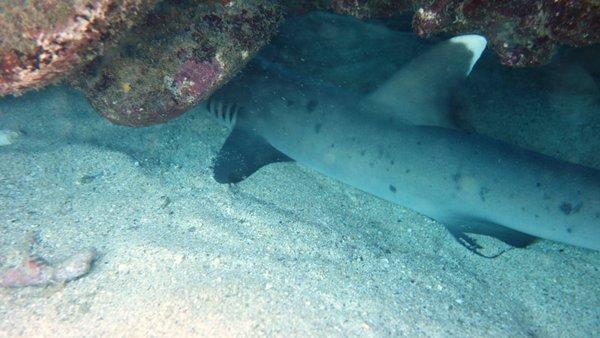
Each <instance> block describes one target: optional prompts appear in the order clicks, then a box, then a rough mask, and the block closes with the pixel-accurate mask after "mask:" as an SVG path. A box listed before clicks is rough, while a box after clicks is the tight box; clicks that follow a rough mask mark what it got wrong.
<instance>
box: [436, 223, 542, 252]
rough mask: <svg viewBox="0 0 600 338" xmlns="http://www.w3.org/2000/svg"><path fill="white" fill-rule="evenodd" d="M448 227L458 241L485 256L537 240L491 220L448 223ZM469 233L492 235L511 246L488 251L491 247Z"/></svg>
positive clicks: (521, 246)
mask: <svg viewBox="0 0 600 338" xmlns="http://www.w3.org/2000/svg"><path fill="white" fill-rule="evenodd" d="M446 229H448V231H449V232H450V234H452V236H453V237H454V238H455V239H456V241H457V242H458V243H460V244H461V245H462V246H464V247H465V248H467V249H468V250H469V251H471V252H473V253H474V254H476V255H478V256H481V257H484V258H496V257H498V256H500V255H502V254H503V253H505V252H506V251H508V250H510V249H512V248H525V247H527V246H528V245H530V244H532V243H533V242H535V241H536V240H537V237H534V236H531V235H527V234H524V233H522V232H519V231H515V230H512V229H509V228H507V227H504V226H501V225H498V224H495V223H490V222H468V223H467V224H465V225H463V224H461V223H447V224H446ZM469 234H471V235H483V236H488V237H492V238H495V239H497V240H499V241H501V242H503V243H505V244H507V245H509V247H508V248H502V249H495V250H494V251H495V252H493V253H487V251H490V250H489V248H485V247H483V246H482V245H480V244H479V243H478V241H477V239H476V238H473V236H470V235H469Z"/></svg>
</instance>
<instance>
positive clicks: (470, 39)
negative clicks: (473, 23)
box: [450, 34, 487, 76]
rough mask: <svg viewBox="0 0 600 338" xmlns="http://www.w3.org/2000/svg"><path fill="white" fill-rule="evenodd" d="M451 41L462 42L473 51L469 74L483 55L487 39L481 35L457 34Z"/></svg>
mask: <svg viewBox="0 0 600 338" xmlns="http://www.w3.org/2000/svg"><path fill="white" fill-rule="evenodd" d="M450 42H453V43H462V44H463V45H465V47H467V49H468V50H470V51H471V53H473V55H472V56H471V63H470V65H469V70H468V71H467V76H468V75H469V74H471V71H472V70H473V66H475V63H476V62H477V60H479V58H480V57H481V53H483V50H484V49H485V47H486V46H487V40H486V39H485V38H484V37H483V36H481V35H476V34H471V35H459V36H455V37H453V38H452V39H450Z"/></svg>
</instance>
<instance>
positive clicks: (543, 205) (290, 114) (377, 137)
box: [207, 36, 600, 250]
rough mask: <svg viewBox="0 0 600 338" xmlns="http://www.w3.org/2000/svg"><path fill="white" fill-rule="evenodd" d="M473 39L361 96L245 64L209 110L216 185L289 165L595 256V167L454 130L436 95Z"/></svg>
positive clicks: (447, 220)
mask: <svg viewBox="0 0 600 338" xmlns="http://www.w3.org/2000/svg"><path fill="white" fill-rule="evenodd" d="M482 40H483V38H481V37H478V36H462V37H457V38H454V39H451V40H450V41H447V42H443V43H441V44H440V45H438V46H436V47H434V48H433V49H432V50H431V51H429V52H426V53H425V54H424V55H423V56H422V57H419V58H417V59H416V60H415V61H414V62H411V63H410V64H408V65H407V66H406V67H405V69H403V70H401V71H400V72H399V73H398V74H395V75H394V76H392V77H391V79H390V80H389V81H388V82H387V83H385V84H383V85H382V86H381V87H380V88H379V89H378V90H377V91H376V92H375V93H372V94H370V95H368V96H367V97H358V96H357V95H355V94H353V93H348V92H345V91H343V90H340V89H339V88H337V87H334V86H331V85H329V84H327V83H324V82H320V81H317V80H314V79H307V78H302V77H299V76H295V75H293V74H291V73H288V72H286V71H285V70H284V69H280V68H279V67H277V65H274V64H269V63H268V62H264V61H263V62H260V61H259V62H254V63H253V65H252V66H251V67H250V69H248V70H247V71H245V72H244V74H243V75H241V76H240V77H239V78H237V79H236V80H234V81H232V82H231V84H230V85H228V86H227V87H225V88H224V89H222V90H221V91H220V92H218V93H217V94H216V95H215V96H213V98H212V99H211V100H210V102H209V103H208V107H207V108H208V110H209V111H211V112H212V113H213V114H215V115H216V116H217V117H218V118H219V119H220V120H221V121H222V122H223V123H225V124H227V125H228V126H229V127H231V129H232V133H231V135H230V136H229V138H228V139H227V141H226V142H225V144H224V146H223V148H222V149H221V151H220V153H219V155H218V156H217V157H216V160H215V164H214V177H215V179H216V180H217V181H218V182H220V183H236V182H239V181H241V180H243V179H245V178H246V177H248V176H249V175H251V174H252V173H253V172H255V171H256V170H258V169H259V168H260V167H262V166H264V165H266V164H269V163H273V162H280V161H288V160H292V159H293V160H294V161H297V162H298V163H300V164H302V165H305V166H308V167H310V168H312V169H315V170H317V171H319V172H321V173H323V174H325V175H327V176H329V177H331V178H334V179H337V180H339V181H342V182H344V183H346V184H349V185H351V186H353V187H356V188H358V189H360V190H363V191H365V192H368V193H371V194H373V195H375V196H378V197H380V198H382V199H385V200H387V201H391V202H393V203H397V204H400V205H403V206H406V207H408V208H410V209H413V210H415V211H417V212H419V213H421V214H423V215H426V216H429V217H431V218H433V219H435V220H437V221H439V222H441V223H444V224H446V225H447V226H448V227H449V229H451V230H452V229H457V228H460V227H463V228H465V229H471V228H479V229H480V230H479V231H480V232H483V233H490V234H494V233H497V234H501V233H503V231H504V229H505V228H504V227H506V228H509V229H512V230H514V231H516V232H518V233H524V234H528V235H531V236H535V237H541V238H545V239H550V240H554V241H558V242H562V243H567V244H571V245H575V246H579V247H583V248H588V249H593V250H600V172H599V171H597V170H594V169H591V168H587V167H584V166H580V165H576V164H572V163H568V162H564V161H560V160H557V159H554V158H551V157H547V156H544V155H541V154H538V153H534V152H531V151H528V150H525V149H521V148H518V147H515V146H512V145H509V144H506V143H503V142H500V141H496V140H493V139H491V138H488V137H485V136H482V135H478V134H473V133H467V132H464V131H461V130H458V129H455V128H454V127H453V124H452V121H451V119H450V118H449V117H448V114H447V108H446V107H447V106H448V104H447V102H446V101H447V97H448V96H449V93H450V92H451V90H452V88H454V87H455V86H456V85H457V84H459V83H460V82H461V81H462V80H464V78H465V77H466V75H468V73H469V72H470V71H471V69H472V68H473V65H474V63H475V62H476V61H477V59H478V58H479V56H480V54H481V52H482V51H483V49H484V48H485V40H483V41H482ZM516 232H515V233H516ZM508 234H509V235H508V236H512V235H513V234H512V232H511V231H509V232H508ZM455 236H457V237H460V235H457V234H456V233H455ZM458 239H459V240H462V241H463V244H465V245H467V247H469V246H471V249H476V244H474V243H470V242H469V240H468V238H458ZM518 241H519V239H517V240H516V242H517V243H518ZM524 241H525V242H526V243H524V244H527V243H528V241H527V236H525V239H524Z"/></svg>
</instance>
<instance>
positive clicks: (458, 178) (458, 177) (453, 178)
mask: <svg viewBox="0 0 600 338" xmlns="http://www.w3.org/2000/svg"><path fill="white" fill-rule="evenodd" d="M461 176H462V175H461V174H460V173H456V174H454V175H452V180H453V181H454V182H456V183H458V181H460V177H461Z"/></svg>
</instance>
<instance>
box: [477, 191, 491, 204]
mask: <svg viewBox="0 0 600 338" xmlns="http://www.w3.org/2000/svg"><path fill="white" fill-rule="evenodd" d="M488 192H490V189H489V188H486V187H481V189H479V198H481V201H482V202H485V195H486V194H487V193H488Z"/></svg>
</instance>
